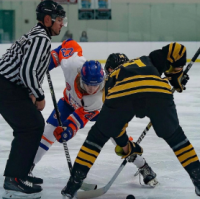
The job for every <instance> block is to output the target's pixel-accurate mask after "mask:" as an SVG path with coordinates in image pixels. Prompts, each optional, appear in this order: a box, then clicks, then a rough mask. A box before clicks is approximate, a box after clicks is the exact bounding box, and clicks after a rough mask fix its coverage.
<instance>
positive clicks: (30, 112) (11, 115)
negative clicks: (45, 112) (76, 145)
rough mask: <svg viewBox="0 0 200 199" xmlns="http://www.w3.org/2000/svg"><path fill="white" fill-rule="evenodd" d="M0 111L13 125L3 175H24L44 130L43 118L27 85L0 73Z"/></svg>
mask: <svg viewBox="0 0 200 199" xmlns="http://www.w3.org/2000/svg"><path fill="white" fill-rule="evenodd" d="M0 114H1V115H2V116H3V118H4V119H5V120H6V122H7V123H8V124H9V125H10V127H11V128H12V129H13V136H14V139H13V141H12V143H11V151H10V154H9V157H8V160H7V164H6V168H5V171H4V176H8V177H17V178H21V179H25V178H26V177H27V175H28V173H29V171H30V169H31V166H32V164H33V160H34V158H35V155H36V152H37V149H38V147H39V143H40V140H41V137H42V134H43V131H44V125H45V124H44V118H43V116H42V114H41V112H40V111H38V110H37V109H36V106H35V105H34V104H33V103H32V100H31V99H30V98H29V94H28V91H27V89H25V88H21V87H20V86H17V85H15V84H14V83H11V82H10V81H9V80H7V79H5V78H4V77H3V76H1V75H0ZM1 133H2V134H3V133H5V132H1Z"/></svg>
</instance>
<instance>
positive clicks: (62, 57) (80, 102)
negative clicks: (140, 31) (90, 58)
mask: <svg viewBox="0 0 200 199" xmlns="http://www.w3.org/2000/svg"><path fill="white" fill-rule="evenodd" d="M51 58H52V61H51V64H50V66H49V69H50V70H51V69H52V68H54V67H57V66H59V65H60V66H61V67H62V70H63V73H64V76H65V82H66V88H65V89H64V92H63V93H64V98H65V101H66V102H67V103H68V104H69V105H70V106H71V107H73V108H74V113H73V114H71V115H70V116H69V117H68V118H67V119H69V120H71V121H73V123H76V125H77V127H78V128H77V130H78V129H80V128H83V127H84V126H85V124H86V123H87V122H88V121H89V120H91V119H92V118H94V117H95V116H96V115H98V114H99V111H100V109H101V107H102V104H103V102H102V91H100V90H98V91H97V92H96V93H94V94H92V95H88V94H87V93H84V94H83V93H81V92H80V91H79V89H78V86H77V78H79V77H78V76H79V74H78V71H79V70H80V69H81V67H82V66H83V64H84V63H85V61H86V59H85V58H84V57H83V55H82V48H81V47H80V45H79V44H78V43H77V42H76V41H74V40H71V39H69V40H67V41H64V42H63V43H62V45H61V46H59V47H58V48H56V49H54V50H53V51H52V52H51Z"/></svg>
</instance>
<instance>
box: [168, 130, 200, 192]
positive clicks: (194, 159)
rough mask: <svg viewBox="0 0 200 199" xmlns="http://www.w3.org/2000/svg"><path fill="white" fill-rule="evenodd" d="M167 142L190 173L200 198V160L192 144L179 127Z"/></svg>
mask: <svg viewBox="0 0 200 199" xmlns="http://www.w3.org/2000/svg"><path fill="white" fill-rule="evenodd" d="M165 141H166V142H167V143H168V144H169V146H170V147H171V148H172V150H173V151H174V153H175V155H176V157H177V158H178V160H179V162H180V163H181V165H182V166H183V168H184V169H185V170H186V171H187V172H188V174H189V176H190V178H191V180H192V182H193V184H194V186H195V192H196V194H197V195H198V196H200V162H199V158H198V156H197V154H196V152H195V150H194V148H193V146H192V144H191V143H190V141H189V140H188V138H187V137H186V135H185V134H184V132H183V130H182V128H181V127H180V126H178V128H177V129H176V131H175V132H174V133H173V134H172V136H171V137H169V138H168V139H165Z"/></svg>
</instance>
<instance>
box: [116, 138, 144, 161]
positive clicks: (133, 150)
mask: <svg viewBox="0 0 200 199" xmlns="http://www.w3.org/2000/svg"><path fill="white" fill-rule="evenodd" d="M128 149H129V152H128V154H125V153H124V151H123V148H122V147H120V146H119V145H117V146H116V147H115V153H116V154H117V155H118V156H121V157H122V159H124V158H128V157H129V158H128V162H133V161H134V160H135V158H136V155H142V153H143V149H142V147H141V146H140V145H138V144H137V143H135V142H131V141H128Z"/></svg>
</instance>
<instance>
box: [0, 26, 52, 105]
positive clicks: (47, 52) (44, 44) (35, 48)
mask: <svg viewBox="0 0 200 199" xmlns="http://www.w3.org/2000/svg"><path fill="white" fill-rule="evenodd" d="M50 56H51V37H50V35H49V33H48V32H47V31H46V29H45V27H44V26H43V25H42V24H40V23H38V24H37V25H36V26H35V27H33V28H32V29H31V30H30V31H29V32H28V33H27V34H25V35H23V36H22V37H21V38H20V39H19V40H17V41H16V42H15V43H14V44H13V45H12V46H11V47H10V49H8V50H7V52H6V53H5V54H4V55H3V56H2V58H0V75H3V76H4V77H5V78H7V79H8V80H9V81H11V82H13V83H15V84H17V85H21V86H25V87H27V88H28V89H29V92H30V93H32V94H33V95H34V96H35V97H36V99H37V101H41V100H43V99H44V91H43V90H42V82H43V80H44V75H45V72H46V70H47V68H48V65H49V61H50Z"/></svg>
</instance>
